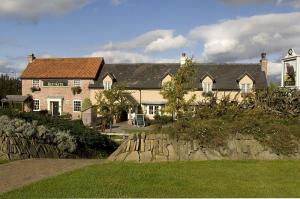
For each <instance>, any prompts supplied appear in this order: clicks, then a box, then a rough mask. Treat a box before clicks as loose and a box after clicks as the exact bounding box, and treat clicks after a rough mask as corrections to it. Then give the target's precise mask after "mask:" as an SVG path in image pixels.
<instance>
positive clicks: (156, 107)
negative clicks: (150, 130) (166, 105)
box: [154, 106, 159, 115]
mask: <svg viewBox="0 0 300 199" xmlns="http://www.w3.org/2000/svg"><path fill="white" fill-rule="evenodd" d="M154 114H155V115H158V114H159V106H154Z"/></svg>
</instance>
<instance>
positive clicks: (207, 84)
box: [201, 74, 215, 93]
mask: <svg viewBox="0 0 300 199" xmlns="http://www.w3.org/2000/svg"><path fill="white" fill-rule="evenodd" d="M201 82H202V89H203V93H210V92H212V89H213V84H214V83H215V80H214V78H213V77H212V76H211V75H209V74H205V75H204V76H203V77H202V78H201Z"/></svg>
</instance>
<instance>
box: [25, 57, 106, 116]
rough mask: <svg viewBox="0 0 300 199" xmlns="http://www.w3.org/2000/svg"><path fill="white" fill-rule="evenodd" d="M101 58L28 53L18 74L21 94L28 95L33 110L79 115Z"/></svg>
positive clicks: (96, 76) (97, 74) (94, 78)
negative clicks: (22, 69)
mask: <svg viewBox="0 0 300 199" xmlns="http://www.w3.org/2000/svg"><path fill="white" fill-rule="evenodd" d="M103 65H104V60H103V59H102V58H100V57H98V58H97V57H96V58H49V59H38V58H35V56H34V55H33V54H32V55H29V56H28V65H27V67H26V69H25V70H24V71H23V73H22V75H21V80H22V95H31V96H32V98H33V107H32V110H33V111H41V110H48V111H49V112H50V113H51V114H52V115H63V114H66V113H70V114H72V117H73V118H74V119H76V118H80V117H81V104H82V101H83V100H84V99H85V98H89V94H90V91H89V85H90V84H93V82H94V80H97V79H98V76H99V74H100V71H101V68H102V67H103Z"/></svg>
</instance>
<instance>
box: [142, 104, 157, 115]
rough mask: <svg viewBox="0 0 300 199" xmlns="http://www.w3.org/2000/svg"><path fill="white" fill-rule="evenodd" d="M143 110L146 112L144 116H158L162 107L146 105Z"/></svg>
mask: <svg viewBox="0 0 300 199" xmlns="http://www.w3.org/2000/svg"><path fill="white" fill-rule="evenodd" d="M143 110H144V114H148V115H156V114H160V110H161V106H160V105H144V106H143Z"/></svg>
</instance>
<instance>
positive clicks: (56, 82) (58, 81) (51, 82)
mask: <svg viewBox="0 0 300 199" xmlns="http://www.w3.org/2000/svg"><path fill="white" fill-rule="evenodd" d="M43 86H45V87H47V86H49V87H50V86H51V87H62V86H68V80H64V79H51V80H43Z"/></svg>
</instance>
